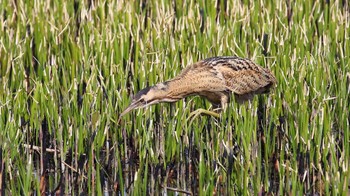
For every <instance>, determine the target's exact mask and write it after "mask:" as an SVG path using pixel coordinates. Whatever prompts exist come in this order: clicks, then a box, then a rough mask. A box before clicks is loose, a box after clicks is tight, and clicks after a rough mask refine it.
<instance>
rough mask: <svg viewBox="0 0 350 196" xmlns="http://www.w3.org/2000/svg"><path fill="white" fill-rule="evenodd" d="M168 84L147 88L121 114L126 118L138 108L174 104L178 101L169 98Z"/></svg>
mask: <svg viewBox="0 0 350 196" xmlns="http://www.w3.org/2000/svg"><path fill="white" fill-rule="evenodd" d="M167 90H168V85H167V83H159V84H157V85H155V86H151V87H147V88H144V89H142V90H141V91H139V92H138V93H137V94H136V95H135V96H134V98H133V99H132V101H131V104H130V105H129V106H128V107H127V108H126V109H125V110H124V111H123V112H122V113H121V114H120V117H122V116H124V115H125V114H127V113H128V112H130V111H131V110H133V109H137V108H144V107H147V106H150V105H153V104H157V103H160V102H174V101H177V100H178V99H173V98H171V97H169V96H168V93H167V92H168V91H167Z"/></svg>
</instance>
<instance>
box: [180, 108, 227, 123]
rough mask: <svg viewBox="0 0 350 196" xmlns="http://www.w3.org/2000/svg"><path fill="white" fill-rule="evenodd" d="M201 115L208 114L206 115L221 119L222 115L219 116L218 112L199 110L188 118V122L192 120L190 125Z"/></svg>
mask: <svg viewBox="0 0 350 196" xmlns="http://www.w3.org/2000/svg"><path fill="white" fill-rule="evenodd" d="M201 114H206V115H209V116H213V117H215V118H219V117H220V114H218V113H216V112H212V111H209V110H205V109H197V110H195V111H193V112H191V113H190V115H189V116H188V117H187V119H186V121H189V120H190V125H191V124H192V122H193V120H194V119H195V118H197V117H198V116H199V115H201Z"/></svg>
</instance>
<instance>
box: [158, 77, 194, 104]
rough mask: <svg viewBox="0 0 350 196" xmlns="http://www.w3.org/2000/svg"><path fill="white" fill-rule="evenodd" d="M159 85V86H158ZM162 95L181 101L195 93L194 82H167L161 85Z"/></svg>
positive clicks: (175, 80) (174, 80)
mask: <svg viewBox="0 0 350 196" xmlns="http://www.w3.org/2000/svg"><path fill="white" fill-rule="evenodd" d="M158 85H159V84H158ZM161 86H163V88H162V89H163V91H164V94H165V95H166V96H167V97H169V98H172V99H177V100H179V99H182V98H185V97H187V96H190V95H192V94H194V93H195V92H196V89H197V88H196V82H195V81H185V82H184V81H181V80H177V79H173V80H169V81H166V82H164V83H161Z"/></svg>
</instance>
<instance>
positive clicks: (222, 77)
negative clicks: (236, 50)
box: [174, 56, 276, 101]
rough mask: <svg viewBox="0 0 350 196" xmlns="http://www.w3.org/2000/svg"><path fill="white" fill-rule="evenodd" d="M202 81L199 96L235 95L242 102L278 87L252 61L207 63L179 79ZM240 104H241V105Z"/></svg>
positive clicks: (227, 58) (234, 59)
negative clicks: (209, 93)
mask: <svg viewBox="0 0 350 196" xmlns="http://www.w3.org/2000/svg"><path fill="white" fill-rule="evenodd" d="M186 78H187V79H188V80H189V81H193V80H200V81H201V82H204V83H205V84H203V85H201V87H202V89H200V90H198V92H213V93H215V92H227V91H231V92H233V93H234V94H235V95H236V98H238V99H240V100H241V101H244V100H247V99H251V98H252V97H253V96H254V94H261V93H267V92H269V90H270V88H271V87H272V86H274V84H275V83H276V79H275V77H274V76H273V74H272V73H271V72H270V71H269V70H268V69H266V68H263V67H261V66H259V65H257V64H255V63H254V62H252V61H251V60H249V59H245V58H240V57H235V56H223V57H212V58H208V59H204V60H202V61H199V62H197V63H194V64H192V65H189V66H188V67H186V68H185V69H184V70H183V71H182V72H181V74H180V75H179V76H177V77H176V78H174V79H175V80H176V79H182V80H186ZM240 100H239V101H240Z"/></svg>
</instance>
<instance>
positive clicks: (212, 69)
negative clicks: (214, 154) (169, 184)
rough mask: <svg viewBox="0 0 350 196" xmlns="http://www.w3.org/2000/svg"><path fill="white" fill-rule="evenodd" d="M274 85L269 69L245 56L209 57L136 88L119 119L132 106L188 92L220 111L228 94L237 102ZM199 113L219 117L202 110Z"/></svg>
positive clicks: (180, 95)
mask: <svg viewBox="0 0 350 196" xmlns="http://www.w3.org/2000/svg"><path fill="white" fill-rule="evenodd" d="M275 85H276V78H275V76H274V75H273V74H272V72H271V71H270V70H268V69H267V68H263V67H261V66H259V65H258V64H256V63H254V62H253V61H252V60H250V59H248V58H241V57H237V56H218V57H211V58H207V59H204V60H201V61H198V62H196V63H193V64H191V65H189V66H187V67H186V68H185V69H184V70H182V72H181V73H180V74H179V75H178V76H176V77H174V78H173V79H170V80H167V81H165V82H160V83H157V84H155V85H154V86H148V87H146V88H144V89H142V90H140V91H139V92H138V93H137V94H136V95H135V96H134V97H133V99H132V101H131V103H130V105H129V106H128V107H127V108H126V109H125V110H124V111H123V112H122V113H121V114H120V118H121V117H122V116H124V115H125V114H127V113H129V112H130V111H131V110H133V109H137V108H144V107H147V106H150V105H154V104H157V103H161V102H169V103H171V102H176V101H179V100H181V99H183V98H185V97H188V96H191V95H199V96H201V97H204V98H206V99H207V100H209V102H211V103H212V105H213V107H214V108H217V109H221V110H223V109H226V107H227V105H228V103H229V102H230V100H231V98H232V95H234V97H235V100H236V101H237V102H238V103H242V102H245V101H249V100H252V99H253V97H254V95H256V94H267V93H269V92H270V90H271V89H272V88H273V87H274V86H275ZM199 113H206V114H209V115H212V116H216V117H218V116H219V114H218V113H216V112H211V111H207V110H204V109H203V110H199ZM196 115H197V114H196Z"/></svg>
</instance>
